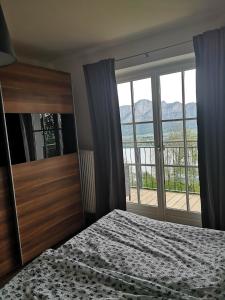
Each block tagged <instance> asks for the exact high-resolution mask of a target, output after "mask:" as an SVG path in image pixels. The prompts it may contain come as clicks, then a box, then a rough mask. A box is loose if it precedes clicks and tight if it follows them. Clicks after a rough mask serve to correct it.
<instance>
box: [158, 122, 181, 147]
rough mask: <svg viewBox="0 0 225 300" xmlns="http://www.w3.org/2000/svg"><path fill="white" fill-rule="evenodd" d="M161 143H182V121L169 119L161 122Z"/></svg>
mask: <svg viewBox="0 0 225 300" xmlns="http://www.w3.org/2000/svg"><path fill="white" fill-rule="evenodd" d="M162 130H163V143H164V145H168V146H169V145H171V143H172V144H173V145H181V146H182V145H183V140H184V136H183V134H184V133H183V122H182V121H170V122H162Z"/></svg>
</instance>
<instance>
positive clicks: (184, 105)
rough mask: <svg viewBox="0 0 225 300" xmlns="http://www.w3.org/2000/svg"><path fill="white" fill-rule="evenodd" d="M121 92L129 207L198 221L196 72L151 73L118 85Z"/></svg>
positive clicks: (189, 221)
mask: <svg viewBox="0 0 225 300" xmlns="http://www.w3.org/2000/svg"><path fill="white" fill-rule="evenodd" d="M178 69H179V68H178ZM180 69H181V68H180ZM118 95H119V105H120V117H121V128H122V137H123V153H124V169H125V177H126V196H127V203H128V208H129V209H131V210H134V209H135V211H136V212H138V211H139V212H140V213H142V214H145V215H148V214H149V216H151V217H156V218H159V219H163V220H172V221H173V220H174V221H178V222H181V223H182V222H184V223H190V224H192V220H194V222H193V223H194V224H197V223H198V222H197V221H198V220H200V212H201V206H200V197H199V179H198V161H197V157H198V154H197V122H196V96H195V70H194V69H188V70H185V69H183V68H182V69H181V70H179V71H177V72H166V73H164V72H162V71H161V72H159V71H155V72H151V73H150V74H149V76H148V77H145V78H140V79H138V80H130V81H125V82H123V83H119V84H118ZM182 220H183V221H182ZM196 220H197V221H196Z"/></svg>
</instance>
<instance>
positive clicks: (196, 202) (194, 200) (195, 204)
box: [189, 194, 201, 213]
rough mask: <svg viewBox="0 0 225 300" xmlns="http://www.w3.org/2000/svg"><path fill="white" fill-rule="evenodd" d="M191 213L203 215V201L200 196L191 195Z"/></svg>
mask: <svg viewBox="0 0 225 300" xmlns="http://www.w3.org/2000/svg"><path fill="white" fill-rule="evenodd" d="M189 205H190V211H193V212H198V213H201V199H200V195H198V194H189Z"/></svg>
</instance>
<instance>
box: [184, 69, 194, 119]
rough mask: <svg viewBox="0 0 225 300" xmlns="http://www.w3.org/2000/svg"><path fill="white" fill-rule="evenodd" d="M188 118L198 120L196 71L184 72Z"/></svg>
mask: <svg viewBox="0 0 225 300" xmlns="http://www.w3.org/2000/svg"><path fill="white" fill-rule="evenodd" d="M184 92H185V109H186V118H196V71H195V69H193V70H188V71H185V72H184Z"/></svg>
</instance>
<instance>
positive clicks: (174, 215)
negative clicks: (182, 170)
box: [116, 58, 201, 226]
mask: <svg viewBox="0 0 225 300" xmlns="http://www.w3.org/2000/svg"><path fill="white" fill-rule="evenodd" d="M143 68H144V69H143V70H141V69H139V70H134V71H132V72H127V74H126V72H124V71H123V74H122V75H116V78H117V83H118V84H120V83H125V82H128V81H135V80H140V79H145V78H149V77H151V80H152V98H153V99H156V101H160V83H159V77H160V75H165V74H170V73H176V72H182V71H187V70H191V69H195V68H196V66H195V60H194V58H190V59H184V60H178V61H177V62H172V63H165V64H164V65H162V64H161V63H159V66H155V63H154V67H151V66H149V67H148V68H145V66H144V65H143ZM182 88H184V87H182ZM153 110H154V107H153ZM158 123H159V122H158ZM162 155H163V153H162ZM161 161H162V160H161ZM161 167H163V166H159V168H161ZM161 174H163V172H161ZM160 180H162V181H164V178H161V179H160ZM159 192H161V194H162V195H158V201H159V203H158V207H153V206H149V205H144V204H136V203H127V210H128V211H131V212H134V213H137V214H140V215H144V216H147V217H150V218H155V219H158V220H166V221H171V222H175V223H181V224H186V225H194V226H201V214H200V213H197V212H190V211H189V212H188V211H183V210H175V209H169V208H166V205H165V203H164V204H163V203H160V201H164V202H165V195H164V191H159ZM160 199H161V200H160ZM162 206H163V207H164V210H163V211H162V210H161V209H160V208H161V207H162Z"/></svg>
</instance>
